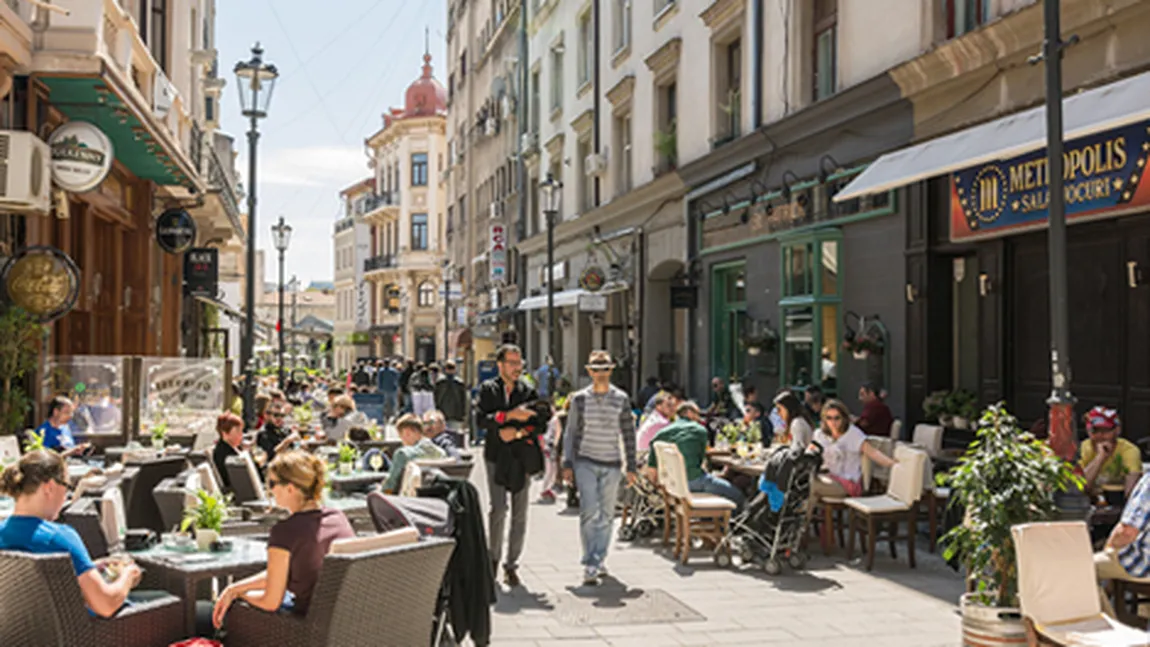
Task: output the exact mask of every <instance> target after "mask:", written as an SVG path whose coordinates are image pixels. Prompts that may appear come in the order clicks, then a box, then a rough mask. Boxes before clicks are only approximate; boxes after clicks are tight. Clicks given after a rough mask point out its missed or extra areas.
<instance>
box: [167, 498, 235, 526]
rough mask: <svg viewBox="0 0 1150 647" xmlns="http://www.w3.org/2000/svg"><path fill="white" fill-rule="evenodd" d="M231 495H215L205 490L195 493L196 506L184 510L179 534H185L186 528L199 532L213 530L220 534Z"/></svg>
mask: <svg viewBox="0 0 1150 647" xmlns="http://www.w3.org/2000/svg"><path fill="white" fill-rule="evenodd" d="M231 503H232V495H230V494H228V495H226V496H225V495H215V494H212V493H210V492H208V491H207V490H197V491H196V504H195V505H193V506H190V507H188V508H185V509H184V520H183V521H182V522H181V523H180V532H187V531H188V528H192V527H195V528H198V529H201V530H214V531H216V532H220V529H221V528H223V525H224V521H227V518H228V507H229V506H231Z"/></svg>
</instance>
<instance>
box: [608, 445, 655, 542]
mask: <svg viewBox="0 0 1150 647" xmlns="http://www.w3.org/2000/svg"><path fill="white" fill-rule="evenodd" d="M639 464H640V465H646V464H647V459H646V456H643V457H640V459H639ZM619 499H620V503H621V504H622V507H623V514H622V518H621V519H620V524H619V541H632V540H634V539H635V538H636V537H638V538H640V539H646V538H648V537H650V536H651V535H653V534H655V529H656V528H659V527H660V526H661V525H662V524H663V495H662V494H661V493H660V492H659V487H658V486H657V485H656V484H655V483H653V482H651V480H650V479H648V478H647V477H646V476H644V475H643V473H642V472H640V473H639V476H638V478H636V479H635V483H634V484H633V485H630V486H627V487H626V488H624V489H623V490H621V493H620V497H619Z"/></svg>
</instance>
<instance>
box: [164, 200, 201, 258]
mask: <svg viewBox="0 0 1150 647" xmlns="http://www.w3.org/2000/svg"><path fill="white" fill-rule="evenodd" d="M156 243H157V244H159V246H160V249H162V250H164V251H165V252H167V253H169V254H182V253H184V252H186V251H188V250H189V249H191V247H192V245H194V244H195V243H196V220H195V218H192V216H191V214H189V213H188V212H187V211H184V210H183V209H168V210H166V211H164V212H163V213H161V214H160V215H159V217H158V218H156Z"/></svg>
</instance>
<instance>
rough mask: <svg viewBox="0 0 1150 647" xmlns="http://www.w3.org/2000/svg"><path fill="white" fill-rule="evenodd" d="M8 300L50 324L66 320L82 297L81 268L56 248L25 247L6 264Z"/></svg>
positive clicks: (5, 279) (5, 278) (4, 280)
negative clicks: (65, 316)
mask: <svg viewBox="0 0 1150 647" xmlns="http://www.w3.org/2000/svg"><path fill="white" fill-rule="evenodd" d="M3 282H4V290H5V292H7V294H8V300H9V301H10V302H11V303H12V304H13V305H15V306H17V307H19V308H22V309H23V310H25V311H26V312H28V314H31V315H32V316H33V317H36V318H37V319H39V320H40V323H49V322H52V321H55V320H57V319H59V318H60V317H63V316H64V315H66V314H68V312H69V311H71V310H72V307H73V306H75V305H76V298H77V297H78V296H79V295H80V268H79V267H77V266H76V263H75V262H73V261H72V259H71V258H69V257H68V255H67V254H65V253H64V252H62V251H60V250H59V249H56V248H55V247H47V246H36V247H25V248H24V249H21V250H20V251H18V252H16V255H15V256H13V257H12V258H11V259H9V260H8V263H6V264H5V265H4V272H3Z"/></svg>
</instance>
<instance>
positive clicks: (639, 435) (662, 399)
mask: <svg viewBox="0 0 1150 647" xmlns="http://www.w3.org/2000/svg"><path fill="white" fill-rule="evenodd" d="M651 401H652V402H653V404H654V406H653V407H652V408H651V411H650V412H649V413H648V414H647V415H646V416H645V417H644V418H643V421H642V423H640V424H639V429H638V430H637V431H636V432H635V451H638V452H645V451H650V449H651V439H652V438H654V437H655V435H656V434H658V433H659V432H660V431H662V430H663V428H664V427H666V426H667V425H669V424H671V419H673V418H674V417H675V409H677V408H678V404H679V403H678V401H677V400H675V396H673V395H671V394H670V393H667V392H666V391H659V392H658V393H656V394H655V395H654V396H652V398H651Z"/></svg>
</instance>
